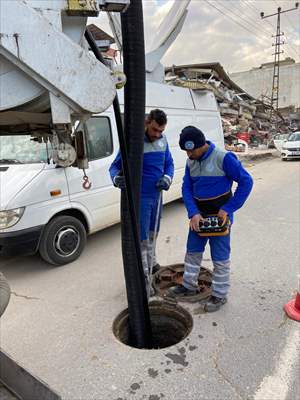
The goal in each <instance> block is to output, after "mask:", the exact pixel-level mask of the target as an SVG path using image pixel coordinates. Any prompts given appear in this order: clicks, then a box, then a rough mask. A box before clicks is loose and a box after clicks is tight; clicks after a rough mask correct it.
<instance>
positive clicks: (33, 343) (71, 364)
mask: <svg viewBox="0 0 300 400" xmlns="http://www.w3.org/2000/svg"><path fill="white" fill-rule="evenodd" d="M299 166H300V163H299V162H289V163H282V162H281V161H280V159H278V158H275V159H273V158H272V159H270V160H267V161H265V162H263V163H259V164H257V165H251V166H250V167H249V171H250V172H251V173H252V174H253V176H254V180H255V186H254V190H253V193H252V195H251V198H250V199H249V201H248V202H247V204H246V206H245V207H244V208H243V209H242V210H240V212H238V213H237V214H236V220H235V223H234V226H233V233H232V250H233V253H232V288H231V293H230V298H229V302H228V303H227V304H226V305H225V306H224V308H223V309H222V310H220V311H219V312H217V313H214V314H202V312H201V309H200V307H199V305H198V304H194V305H187V306H184V307H185V308H186V309H188V310H189V311H190V313H191V315H192V317H193V321H194V326H193V330H192V332H191V334H190V335H189V336H188V338H186V339H185V340H184V341H183V342H181V343H179V344H178V345H175V346H172V347H170V348H166V349H160V350H137V349H132V348H129V347H128V346H125V345H123V344H121V343H120V342H118V341H117V340H116V338H115V337H114V336H113V334H112V323H113V321H114V318H115V317H116V316H117V315H118V313H119V312H120V311H122V310H123V309H125V308H126V295H125V289H124V279H123V272H122V259H121V250H120V227H119V226H118V225H117V226H115V227H112V228H109V229H106V230H105V231H102V232H99V233H97V234H95V235H93V236H92V237H90V238H89V240H88V245H87V248H86V250H85V252H84V253H83V255H82V256H81V258H80V259H79V260H77V261H76V262H74V263H73V264H71V265H67V266H64V267H59V268H53V267H50V266H48V265H46V264H45V263H44V262H42V261H41V260H40V259H39V258H38V257H37V256H35V257H27V258H21V257H18V258H4V259H2V260H1V261H0V269H1V270H2V271H3V272H4V274H5V275H6V276H7V278H8V279H9V282H10V285H11V288H12V291H13V294H12V300H11V303H10V304H9V306H8V309H7V311H6V313H5V315H4V316H3V318H2V319H1V326H0V339H1V347H3V348H4V350H5V351H6V352H8V353H9V354H11V355H12V356H13V357H14V358H15V359H16V360H17V361H19V362H20V363H21V364H23V365H24V366H25V367H26V368H27V369H29V370H31V371H32V372H33V373H34V374H35V375H37V376H39V377H40V378H41V379H42V380H44V381H45V382H47V383H48V384H49V385H50V386H51V387H53V389H55V390H56V391H57V392H59V393H60V394H61V395H62V397H63V398H64V399H66V400H67V399H68V400H75V399H76V400H77V399H78V400H79V399H80V400H92V399H93V400H111V399H112V400H125V399H126V400H131V399H133V400H142V399H143V400H144V399H145V400H178V399H185V400H198V399H205V400H217V399H220V400H235V399H239V400H240V399H254V400H271V399H272V400H296V399H297V398H299V397H300V388H299V380H298V376H299V361H298V358H297V357H294V356H293V354H296V355H297V353H298V352H299V340H298V339H299V324H297V323H296V322H294V321H290V320H288V319H287V318H286V317H285V315H284V312H283V310H282V306H283V304H284V303H285V302H287V301H288V300H290V299H291V296H292V294H293V291H294V289H295V288H296V285H297V281H296V275H297V268H298V265H299V246H298V245H299V205H300V200H299V194H300V190H299V177H300V174H299ZM187 226H188V224H187V219H186V212H185V209H184V206H183V204H182V203H180V202H175V203H173V204H170V205H168V206H166V207H165V209H164V216H163V220H162V227H161V232H160V236H159V241H158V254H159V258H160V263H161V264H162V265H167V264H173V263H174V264H175V263H178V262H182V260H183V257H184V252H185V240H186V236H187ZM204 265H205V266H211V262H210V255H209V252H207V253H206V255H205V261H204ZM274 387H275V391H274ZM276 388H277V390H276ZM262 396H264V397H262ZM266 396H267V397H266ZM269 396H270V397H269Z"/></svg>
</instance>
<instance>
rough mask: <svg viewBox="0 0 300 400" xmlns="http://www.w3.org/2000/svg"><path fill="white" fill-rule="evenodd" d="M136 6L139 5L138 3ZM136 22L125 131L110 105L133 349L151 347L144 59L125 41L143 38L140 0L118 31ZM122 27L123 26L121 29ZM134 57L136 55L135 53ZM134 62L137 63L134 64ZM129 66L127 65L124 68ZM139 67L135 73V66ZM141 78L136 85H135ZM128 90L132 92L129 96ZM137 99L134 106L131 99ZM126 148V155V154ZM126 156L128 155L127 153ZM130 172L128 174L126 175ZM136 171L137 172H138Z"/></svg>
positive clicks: (99, 56) (89, 38) (117, 108)
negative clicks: (143, 243)
mask: <svg viewBox="0 0 300 400" xmlns="http://www.w3.org/2000/svg"><path fill="white" fill-rule="evenodd" d="M139 3H140V4H139ZM136 19H138V20H139V21H138V23H137V24H135V23H134V26H137V25H138V26H137V29H138V30H141V32H142V34H139V33H138V32H139V31H134V30H132V26H131V32H130V35H129V36H128V37H126V35H127V33H125V34H124V33H123V43H124V42H125V43H124V44H125V48H124V53H123V54H124V72H125V74H126V76H127V85H128V86H127V85H126V87H125V91H124V98H125V108H124V124H125V132H126V135H124V131H123V124H122V119H121V112H120V106H119V101H118V97H117V96H116V97H115V99H114V102H113V107H114V112H115V118H116V124H117V129H118V137H119V143H120V152H121V157H122V165H123V173H124V176H125V182H126V188H127V189H126V194H124V193H122V195H121V227H122V253H123V264H124V275H125V282H126V290H127V298H128V312H129V333H130V339H129V340H130V343H129V344H130V345H132V346H134V347H137V348H151V347H152V331H151V322H150V315H149V308H148V301H147V294H146V288H145V278H144V272H143V265H142V257H141V248H140V236H139V228H138V226H139V224H138V221H139V209H140V204H139V199H140V186H141V169H142V159H143V142H144V113H145V59H144V43H143V44H142V46H141V45H139V46H138V48H139V52H142V54H141V55H139V57H138V58H137V59H136V60H134V57H133V54H132V50H133V48H134V47H135V45H133V46H132V45H130V46H129V42H130V41H132V40H133V39H134V40H136V39H135V38H136V36H135V34H137V36H139V41H141V39H142V41H143V40H144V39H143V34H144V33H143V14H142V4H141V1H140V0H134V1H133V0H132V4H131V5H130V7H129V8H128V10H127V12H126V17H125V15H124V20H123V18H122V27H123V28H122V29H124V30H125V31H127V30H128V27H127V25H130V24H132V23H133V20H136ZM124 25H125V27H124ZM85 38H86V40H87V41H88V44H89V46H90V48H91V49H92V51H93V52H94V54H95V56H96V58H97V59H98V60H99V61H101V62H102V63H104V64H105V61H104V59H103V57H102V54H101V53H100V51H99V49H98V47H97V45H96V43H95V41H94V39H93V37H92V35H91V33H90V32H89V31H88V30H86V32H85ZM128 47H130V48H131V53H130V54H131V57H132V60H131V62H128V63H126V62H125V60H126V58H127V57H130V56H129V51H128V50H129V49H128ZM135 55H136V54H135ZM137 61H139V62H138V63H137ZM128 64H129V65H128ZM136 64H138V66H139V71H140V72H139V73H138V68H137V65H136ZM137 79H141V81H140V82H137V83H136V82H135V81H136V80H137ZM131 90H136V92H133V93H132V95H130V91H131ZM135 96H136V98H137V99H138V103H137V104H135V103H136V102H135V100H133V99H134V98H135ZM127 149H129V152H128V151H127ZM127 153H129V156H128V154H127ZM130 172H131V173H130ZM138 172H139V173H138Z"/></svg>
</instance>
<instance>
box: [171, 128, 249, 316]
mask: <svg viewBox="0 0 300 400" xmlns="http://www.w3.org/2000/svg"><path fill="white" fill-rule="evenodd" d="M179 145H180V148H181V149H182V150H184V151H186V153H187V156H188V160H187V163H186V168H185V175H184V177H183V185H182V196H183V200H184V204H185V207H186V209H187V212H188V217H189V218H190V230H189V235H188V240H187V251H186V255H185V264H184V275H183V285H179V286H175V287H173V288H171V289H170V292H169V294H171V295H175V296H192V295H194V294H196V293H197V292H198V276H199V272H200V267H201V262H202V258H203V253H204V249H205V245H206V243H207V241H209V244H210V252H211V258H212V262H213V266H214V270H213V280H212V295H211V296H210V298H209V299H208V301H207V302H206V304H205V310H206V311H207V312H212V311H217V310H218V309H219V308H220V307H221V306H222V305H223V304H225V303H226V301H227V294H228V290H229V286H230V284H229V279H230V231H229V233H228V234H225V235H224V236H206V237H204V236H200V235H199V234H198V233H199V224H200V223H201V222H202V223H203V222H204V220H205V216H208V215H211V214H216V215H217V216H218V217H219V218H221V219H222V220H225V219H226V218H227V216H228V217H229V220H230V221H231V224H232V222H233V213H234V212H235V211H237V210H238V209H239V208H241V207H242V206H243V204H244V203H245V201H246V199H247V197H248V196H249V194H250V192H251V189H252V186H253V180H252V178H251V176H250V175H249V173H248V172H247V171H246V170H245V169H244V168H243V166H242V164H241V163H240V161H239V160H238V159H237V157H236V156H235V155H234V154H233V153H231V152H227V151H224V150H222V149H219V148H217V147H216V146H215V145H214V144H213V143H212V142H210V141H208V140H206V139H205V136H204V134H203V132H202V131H201V130H200V129H198V128H196V127H194V126H187V127H185V128H184V129H183V130H182V132H181V134H180V140H179ZM233 182H237V188H236V190H235V192H234V194H232V191H231V188H232V184H233Z"/></svg>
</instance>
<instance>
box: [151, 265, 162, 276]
mask: <svg viewBox="0 0 300 400" xmlns="http://www.w3.org/2000/svg"><path fill="white" fill-rule="evenodd" d="M159 269H160V265H159V264H158V263H157V264H155V265H153V268H152V275H154V274H156V272H158V271H159Z"/></svg>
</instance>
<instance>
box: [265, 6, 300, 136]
mask: <svg viewBox="0 0 300 400" xmlns="http://www.w3.org/2000/svg"><path fill="white" fill-rule="evenodd" d="M298 7H299V3H298V2H297V3H295V7H294V8H290V9H288V10H282V9H281V7H278V9H277V13H274V14H270V15H265V14H264V12H261V13H260V16H261V18H262V19H265V18H269V17H273V16H274V15H277V28H276V35H272V37H275V43H272V46H275V53H273V54H272V55H273V56H275V57H274V67H273V82H272V95H271V114H270V121H272V119H273V118H274V116H275V118H274V119H275V126H276V130H277V125H278V115H279V114H278V99H279V68H280V54H282V53H283V50H281V51H280V46H281V45H283V44H284V41H281V36H283V35H284V32H280V15H281V14H284V13H287V12H289V11H294V10H297V9H298Z"/></svg>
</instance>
